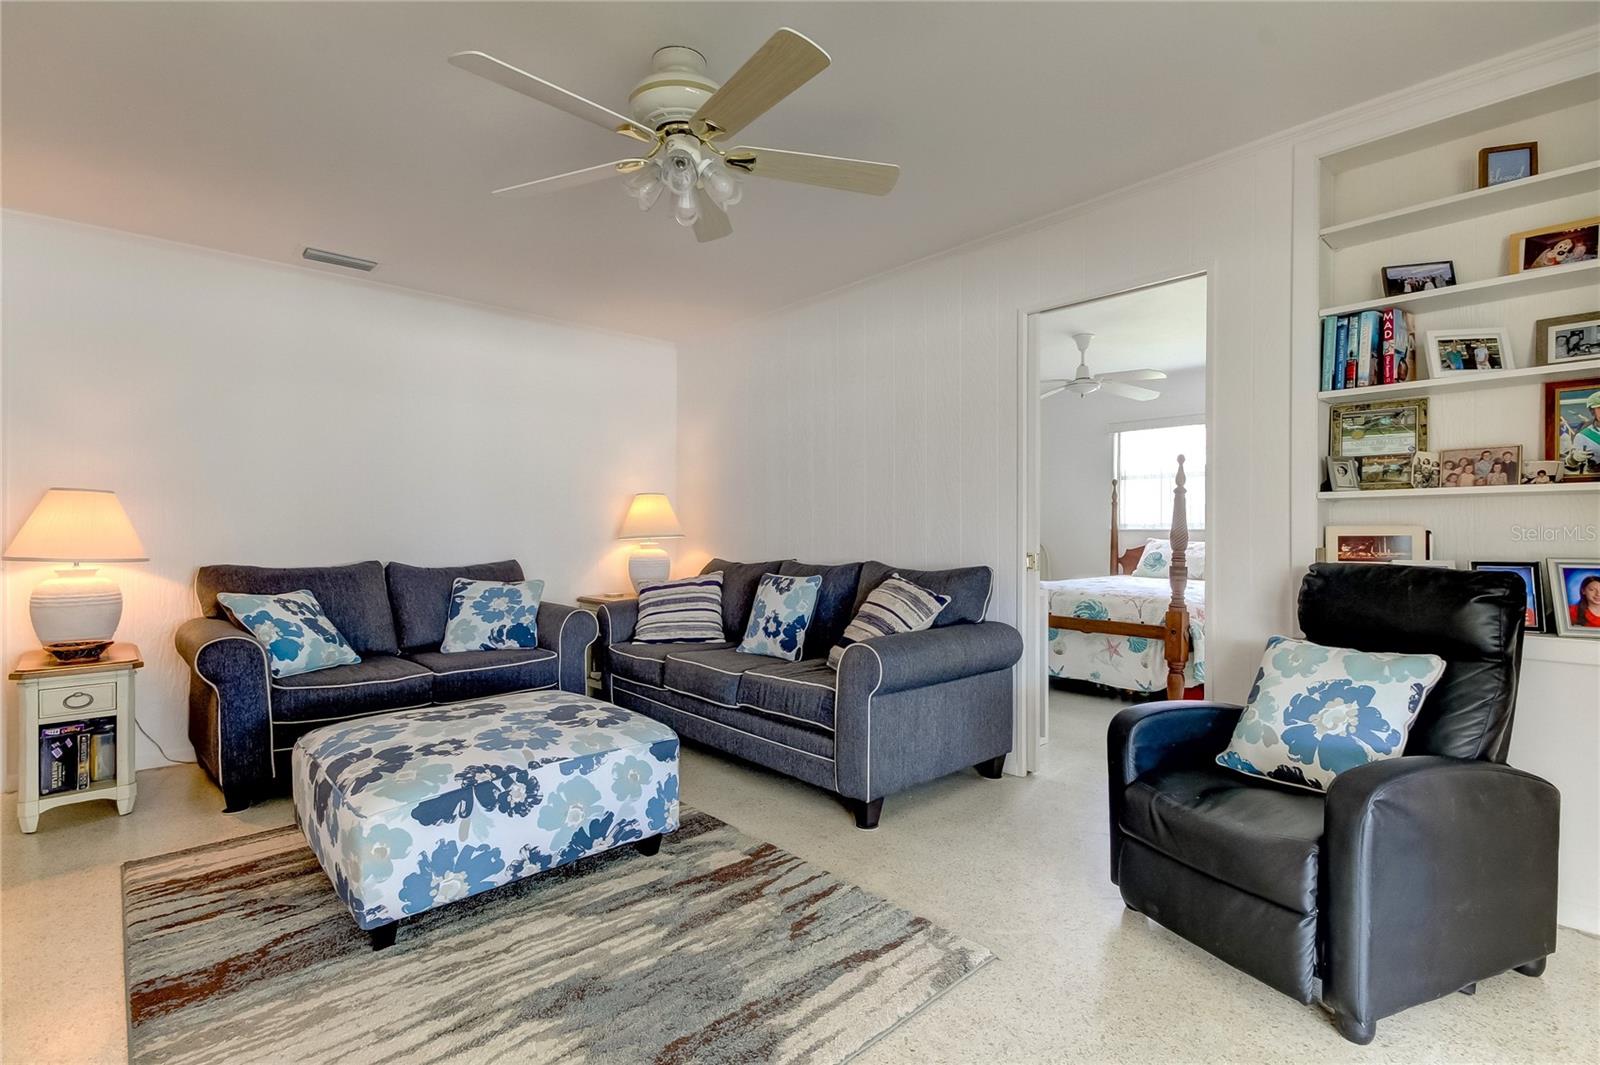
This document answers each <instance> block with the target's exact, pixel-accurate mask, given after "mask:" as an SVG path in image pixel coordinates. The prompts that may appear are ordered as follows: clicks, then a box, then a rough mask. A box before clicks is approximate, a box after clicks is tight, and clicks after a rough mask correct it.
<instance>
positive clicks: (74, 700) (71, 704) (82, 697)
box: [61, 692, 94, 710]
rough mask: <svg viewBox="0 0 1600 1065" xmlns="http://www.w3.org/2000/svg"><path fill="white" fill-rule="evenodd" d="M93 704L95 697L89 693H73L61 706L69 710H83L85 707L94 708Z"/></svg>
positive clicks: (62, 701) (63, 700)
mask: <svg viewBox="0 0 1600 1065" xmlns="http://www.w3.org/2000/svg"><path fill="white" fill-rule="evenodd" d="M93 704H94V696H93V695H92V694H90V693H89V692H73V693H72V694H71V695H69V696H67V697H66V698H65V699H62V700H61V705H62V706H64V707H66V708H67V709H68V710H82V709H83V708H84V707H86V706H92V705H93Z"/></svg>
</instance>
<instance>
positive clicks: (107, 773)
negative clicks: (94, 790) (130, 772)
mask: <svg viewBox="0 0 1600 1065" xmlns="http://www.w3.org/2000/svg"><path fill="white" fill-rule="evenodd" d="M89 776H90V779H92V780H93V781H94V782H95V783H96V784H98V783H100V782H101V781H102V780H115V779H116V778H117V722H116V719H115V718H107V719H104V720H102V721H100V722H97V723H96V725H95V728H94V732H93V733H91V734H90V736H89Z"/></svg>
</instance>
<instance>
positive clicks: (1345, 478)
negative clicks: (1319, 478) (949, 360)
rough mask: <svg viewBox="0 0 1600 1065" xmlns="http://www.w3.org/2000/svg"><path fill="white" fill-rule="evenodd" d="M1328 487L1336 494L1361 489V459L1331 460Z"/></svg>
mask: <svg viewBox="0 0 1600 1065" xmlns="http://www.w3.org/2000/svg"><path fill="white" fill-rule="evenodd" d="M1328 486H1329V487H1330V488H1332V489H1333V490H1334V491H1335V492H1346V491H1354V490H1355V489H1357V488H1360V487H1361V460H1360V459H1329V460H1328Z"/></svg>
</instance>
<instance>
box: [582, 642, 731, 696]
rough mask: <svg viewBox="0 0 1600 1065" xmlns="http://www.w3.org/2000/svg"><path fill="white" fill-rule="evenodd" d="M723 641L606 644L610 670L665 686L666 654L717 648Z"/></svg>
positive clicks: (650, 683) (629, 677)
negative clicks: (608, 646) (607, 645)
mask: <svg viewBox="0 0 1600 1065" xmlns="http://www.w3.org/2000/svg"><path fill="white" fill-rule="evenodd" d="M727 647H728V644H726V643H614V644H612V645H611V647H610V648H609V654H610V661H611V672H613V673H615V674H616V675H617V676H619V677H625V678H627V679H628V680H632V681H639V682H640V683H643V684H649V685H651V686H652V687H656V688H662V687H665V686H666V684H665V678H664V677H663V676H662V672H663V670H665V669H666V665H667V656H668V655H670V654H680V653H682V652H684V651H720V650H723V649H725V648H727Z"/></svg>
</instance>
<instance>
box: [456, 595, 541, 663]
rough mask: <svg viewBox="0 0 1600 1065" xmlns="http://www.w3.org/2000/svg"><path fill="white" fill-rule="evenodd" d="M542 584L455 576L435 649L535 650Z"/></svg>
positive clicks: (537, 640) (537, 637)
mask: <svg viewBox="0 0 1600 1065" xmlns="http://www.w3.org/2000/svg"><path fill="white" fill-rule="evenodd" d="M543 595H544V581H517V582H515V583H512V584H506V583H503V582H501V581H471V580H468V579H467V578H465V577H457V578H456V582H455V584H454V585H453V586H452V587H451V590H450V619H449V620H448V621H447V622H445V626H444V642H443V643H441V644H440V645H439V650H441V651H444V652H446V653H450V652H455V651H502V650H505V649H506V648H509V647H538V646H539V629H538V625H537V622H538V620H539V599H540V597H542V596H543Z"/></svg>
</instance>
